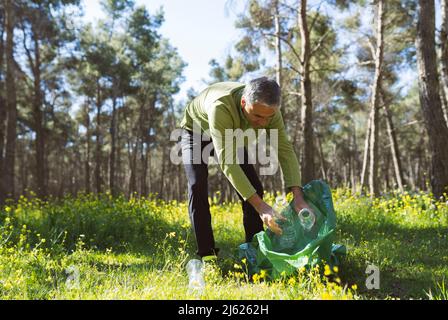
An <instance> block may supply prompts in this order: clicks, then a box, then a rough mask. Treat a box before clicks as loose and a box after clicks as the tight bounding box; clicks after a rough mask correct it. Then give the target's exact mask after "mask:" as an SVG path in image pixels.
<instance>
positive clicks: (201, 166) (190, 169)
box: [181, 130, 264, 257]
mask: <svg viewBox="0 0 448 320" xmlns="http://www.w3.org/2000/svg"><path fill="white" fill-rule="evenodd" d="M195 135H196V137H199V139H193V137H194V136H195ZM194 144H196V145H198V146H199V144H200V145H201V147H200V149H199V147H198V149H197V150H201V151H200V154H193V145H194ZM181 145H182V159H183V163H184V167H185V172H186V175H187V179H188V211H189V215H190V221H191V224H192V226H193V230H194V233H195V235H196V242H197V248H198V251H197V254H198V255H199V256H200V257H204V256H208V255H213V254H217V253H218V251H219V249H218V248H215V239H214V237H213V230H212V222H211V215H210V205H209V203H208V158H204V159H202V156H201V155H202V152H203V150H204V148H206V147H207V146H208V148H211V153H210V155H211V156H214V149H213V143H212V141H210V140H209V141H201V136H200V135H198V134H197V133H193V132H192V131H189V130H183V134H182V141H181ZM198 157H200V158H198ZM247 158H248V156H247V150H246V149H245V150H244V160H245V161H244V162H243V164H240V166H241V168H242V169H243V171H244V173H245V174H246V176H247V178H248V179H249V181H250V182H251V184H252V185H253V186H254V188H255V190H256V192H257V194H258V195H259V196H260V197H263V186H262V184H261V182H260V179H259V178H258V176H257V173H256V171H255V168H254V166H253V165H252V164H249V163H247V162H248V161H246V160H247ZM194 159H197V161H195V162H194V163H193V160H194ZM204 160H205V161H204ZM237 193H238V192H237ZM238 196H239V198H240V199H241V201H242V202H243V203H242V207H243V225H244V230H245V233H246V242H251V241H252V238H253V237H254V235H255V234H257V233H258V232H260V231H263V230H264V229H263V221H262V220H261V218H260V216H259V214H258V212H257V211H256V210H255V209H254V207H252V205H251V204H250V203H248V202H247V201H244V200H243V198H242V197H241V195H240V194H239V193H238Z"/></svg>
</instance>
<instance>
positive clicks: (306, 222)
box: [299, 208, 316, 231]
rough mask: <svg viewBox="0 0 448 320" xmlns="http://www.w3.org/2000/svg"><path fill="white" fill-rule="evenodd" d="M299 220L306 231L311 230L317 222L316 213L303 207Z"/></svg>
mask: <svg viewBox="0 0 448 320" xmlns="http://www.w3.org/2000/svg"><path fill="white" fill-rule="evenodd" d="M299 220H300V224H301V225H302V227H303V229H305V231H310V230H311V228H312V227H313V226H314V224H315V223H316V215H315V214H314V213H313V212H312V211H310V210H308V209H307V208H303V209H302V210H300V212H299Z"/></svg>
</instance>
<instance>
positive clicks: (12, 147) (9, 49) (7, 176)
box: [0, 0, 17, 203]
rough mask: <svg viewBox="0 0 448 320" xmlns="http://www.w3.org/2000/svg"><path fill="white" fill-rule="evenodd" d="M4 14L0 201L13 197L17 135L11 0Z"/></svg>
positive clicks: (6, 5) (7, 2)
mask: <svg viewBox="0 0 448 320" xmlns="http://www.w3.org/2000/svg"><path fill="white" fill-rule="evenodd" d="M5 16H6V50H5V54H6V79H5V80H6V109H7V129H6V148H5V159H4V162H3V172H2V174H3V177H2V178H1V179H0V181H1V183H2V188H1V189H2V190H0V191H1V192H0V203H3V202H4V200H5V199H6V198H14V192H15V188H14V185H15V184H14V170H15V151H16V136H17V132H16V130H17V97H16V85H15V84H16V76H15V64H14V28H15V17H14V8H13V1H12V0H5Z"/></svg>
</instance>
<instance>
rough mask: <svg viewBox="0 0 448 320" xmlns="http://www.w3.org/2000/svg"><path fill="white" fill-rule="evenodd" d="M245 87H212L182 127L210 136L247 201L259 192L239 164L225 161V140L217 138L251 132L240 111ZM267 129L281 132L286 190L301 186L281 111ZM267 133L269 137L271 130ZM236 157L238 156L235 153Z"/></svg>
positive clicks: (224, 167) (188, 109) (225, 169)
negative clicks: (232, 132)
mask: <svg viewBox="0 0 448 320" xmlns="http://www.w3.org/2000/svg"><path fill="white" fill-rule="evenodd" d="M244 87H245V85H244V84H242V83H238V82H219V83H215V84H213V85H211V86H209V87H208V88H207V89H205V90H204V91H202V92H201V93H200V94H199V95H198V96H197V97H196V98H195V99H193V100H192V101H191V102H190V103H189V104H188V106H187V107H186V108H185V111H184V116H183V119H182V121H181V123H180V127H181V128H184V129H188V130H190V131H193V123H196V125H198V126H200V128H201V132H204V131H209V132H210V137H211V139H212V141H213V146H214V149H215V153H216V156H217V158H218V162H219V165H220V167H221V169H222V171H223V172H224V174H225V176H226V177H227V179H229V181H230V183H231V184H232V185H233V187H234V188H235V189H236V190H237V191H238V193H239V194H240V195H241V196H242V197H243V199H244V200H247V199H249V198H250V197H251V196H252V195H254V194H255V193H256V190H255V188H254V187H253V186H252V184H251V183H250V181H249V179H248V178H247V177H246V175H245V174H244V172H243V170H242V169H241V167H240V165H239V164H237V162H236V161H234V162H233V164H229V163H227V161H224V158H225V157H224V156H225V155H226V150H225V148H226V146H225V144H224V141H223V138H221V139H219V138H218V137H224V136H225V130H226V129H238V128H240V129H242V130H243V131H244V130H246V129H249V128H252V126H251V125H250V123H249V122H248V120H247V118H246V116H245V115H244V113H243V110H242V108H241V97H242V95H243V90H244ZM265 129H278V160H279V162H280V167H281V169H282V173H283V177H284V180H285V185H286V187H287V188H289V187H294V186H300V185H301V183H300V170H299V162H298V161H297V156H296V154H295V152H294V149H293V146H292V144H291V142H290V141H289V140H288V137H287V135H286V131H285V125H284V122H283V117H282V114H281V113H280V111H278V112H277V113H276V114H275V115H274V117H273V118H272V120H271V122H270V123H269V124H268V126H267V127H265ZM267 132H268V133H269V130H267ZM257 137H258V134H257ZM245 140H247V139H245ZM234 147H235V146H234ZM233 154H234V155H236V152H234V153H233Z"/></svg>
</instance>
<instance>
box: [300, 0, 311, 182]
mask: <svg viewBox="0 0 448 320" xmlns="http://www.w3.org/2000/svg"><path fill="white" fill-rule="evenodd" d="M306 4H307V1H306V0H302V1H301V2H300V6H299V17H298V18H299V29H300V40H301V61H300V64H301V79H300V93H301V95H302V121H301V122H302V128H301V129H302V130H301V131H302V133H301V135H302V137H303V144H302V147H303V148H302V153H301V162H302V163H301V164H302V165H301V168H302V170H301V171H302V172H301V176H302V184H303V185H304V184H307V183H309V182H310V181H312V180H313V179H315V170H314V141H313V140H314V134H313V101H312V90H311V77H310V54H311V50H310V48H311V47H310V34H309V30H308V24H307V20H306V11H307V10H306Z"/></svg>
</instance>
